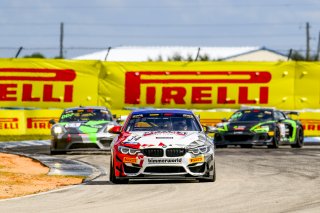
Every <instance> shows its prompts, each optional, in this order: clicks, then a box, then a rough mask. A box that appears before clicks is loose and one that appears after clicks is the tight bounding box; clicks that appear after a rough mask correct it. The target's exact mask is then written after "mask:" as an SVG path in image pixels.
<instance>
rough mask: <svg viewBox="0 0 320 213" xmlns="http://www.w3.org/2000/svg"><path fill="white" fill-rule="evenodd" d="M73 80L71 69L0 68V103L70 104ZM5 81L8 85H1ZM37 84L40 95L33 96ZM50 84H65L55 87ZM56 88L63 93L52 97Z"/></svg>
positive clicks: (73, 75) (74, 75) (74, 76)
mask: <svg viewBox="0 0 320 213" xmlns="http://www.w3.org/2000/svg"><path fill="white" fill-rule="evenodd" d="M75 78H76V72H75V71H74V70H71V69H46V68H0V101H21V102H72V101H73V84H72V82H73V81H74V80H75ZM5 81H9V82H10V83H3V82H5ZM11 82H18V83H11ZM39 82H41V83H42V85H41V86H42V87H41V93H42V95H41V96H35V95H34V91H35V90H36V88H35V86H36V85H39ZM52 82H66V83H65V84H63V85H56V84H53V83H52ZM57 87H59V89H62V90H63V92H62V93H61V94H59V95H56V97H54V95H53V94H54V91H55V90H56V89H57ZM37 89H39V88H38V87H37ZM18 93H21V97H18V95H17V94H18Z"/></svg>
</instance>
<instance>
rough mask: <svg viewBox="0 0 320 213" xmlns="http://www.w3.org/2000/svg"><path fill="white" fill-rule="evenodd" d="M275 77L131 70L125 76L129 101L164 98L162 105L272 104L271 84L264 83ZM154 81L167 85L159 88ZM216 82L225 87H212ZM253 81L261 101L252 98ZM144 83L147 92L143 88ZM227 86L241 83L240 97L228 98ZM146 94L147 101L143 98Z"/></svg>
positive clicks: (261, 73)
mask: <svg viewBox="0 0 320 213" xmlns="http://www.w3.org/2000/svg"><path fill="white" fill-rule="evenodd" d="M271 78H272V75H271V73H270V72H267V71H239V72H236V71H201V72H200V71H181V72H177V71H158V72H151V71H140V72H132V71H129V72H126V76H125V103H126V104H140V103H141V102H145V103H146V104H148V105H153V104H155V103H156V102H157V101H160V102H161V104H170V103H171V102H174V103H175V104H179V105H183V104H187V103H186V100H190V102H191V103H189V104H212V103H214V102H216V103H217V104H268V99H269V87H268V86H263V84H267V83H269V82H270V81H271ZM154 84H157V85H163V86H161V90H160V91H159V89H158V88H157V87H155V86H154ZM170 84H171V85H172V86H170ZM186 84H187V85H190V86H191V91H187V88H186V87H185V85H186ZM216 84H220V85H221V86H218V87H217V88H216V87H213V86H212V85H216ZM250 84H251V85H252V84H255V85H256V84H261V86H260V87H259V98H258V100H256V99H249V86H248V85H250ZM142 85H144V86H145V88H146V89H145V91H141V88H142ZM177 85H178V86H177ZM179 85H181V86H179ZM226 85H230V86H231V85H232V86H235V85H239V86H238V98H237V99H234V100H232V99H229V98H228V87H227V86H226ZM142 92H143V93H144V94H145V96H142V95H141V93H142ZM157 93H159V94H161V95H160V100H156V98H157V97H159V95H157ZM142 97H145V99H146V100H141V98H142Z"/></svg>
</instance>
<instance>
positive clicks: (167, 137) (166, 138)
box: [122, 131, 208, 148]
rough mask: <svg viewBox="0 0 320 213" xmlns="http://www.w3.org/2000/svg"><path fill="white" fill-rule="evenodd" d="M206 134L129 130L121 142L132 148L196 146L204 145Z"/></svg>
mask: <svg viewBox="0 0 320 213" xmlns="http://www.w3.org/2000/svg"><path fill="white" fill-rule="evenodd" d="M207 143H208V142H207V141H206V136H205V134H204V133H199V132H190V131H188V132H131V133H129V135H127V137H126V138H125V139H123V142H122V144H123V145H125V146H130V147H134V148H149V147H153V148H157V147H173V148H174V147H180V148H184V147H196V146H201V145H205V144H207Z"/></svg>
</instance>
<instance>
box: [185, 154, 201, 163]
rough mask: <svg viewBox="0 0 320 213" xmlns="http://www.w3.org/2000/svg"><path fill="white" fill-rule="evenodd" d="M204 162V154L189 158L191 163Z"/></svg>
mask: <svg viewBox="0 0 320 213" xmlns="http://www.w3.org/2000/svg"><path fill="white" fill-rule="evenodd" d="M202 162H204V156H203V155H201V156H198V157H195V158H190V159H189V163H190V164H193V163H202Z"/></svg>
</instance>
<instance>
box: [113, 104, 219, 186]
mask: <svg viewBox="0 0 320 213" xmlns="http://www.w3.org/2000/svg"><path fill="white" fill-rule="evenodd" d="M208 131H209V130H208ZM110 132H113V133H117V134H118V137H116V138H115V139H114V140H113V142H112V144H111V158H110V181H111V182H113V183H127V182H128V180H129V179H154V178H155V179H180V178H182V179H189V178H190V179H198V180H199V181H208V182H214V181H215V178H216V173H215V160H214V145H213V142H212V138H209V137H208V136H207V135H206V133H205V132H204V129H203V127H202V126H201V125H200V123H199V120H198V118H197V117H196V116H195V115H194V114H193V113H192V112H191V111H189V110H170V109H166V110H155V109H153V110H150V109H149V110H138V111H133V112H132V113H131V114H130V115H129V116H128V118H127V120H126V122H125V123H124V126H123V127H120V126H117V127H116V126H115V127H113V128H112V129H111V130H110Z"/></svg>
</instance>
